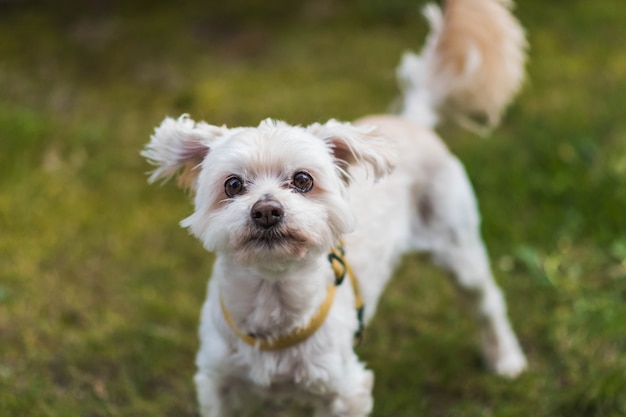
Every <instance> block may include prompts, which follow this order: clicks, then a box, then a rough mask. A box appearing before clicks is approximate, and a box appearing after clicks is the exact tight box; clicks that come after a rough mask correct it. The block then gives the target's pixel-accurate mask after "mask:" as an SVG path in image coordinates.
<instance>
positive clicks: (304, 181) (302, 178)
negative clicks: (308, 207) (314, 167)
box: [292, 171, 313, 193]
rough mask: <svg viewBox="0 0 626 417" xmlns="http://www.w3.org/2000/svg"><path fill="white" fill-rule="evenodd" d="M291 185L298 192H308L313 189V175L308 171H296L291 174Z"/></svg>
mask: <svg viewBox="0 0 626 417" xmlns="http://www.w3.org/2000/svg"><path fill="white" fill-rule="evenodd" d="M292 184H293V187H294V188H295V189H296V191H298V192H300V193H308V192H309V191H311V190H312V189H313V177H311V175H310V174H309V173H308V172H304V171H298V172H296V173H295V175H294V176H293V181H292Z"/></svg>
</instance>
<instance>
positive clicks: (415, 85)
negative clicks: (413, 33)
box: [397, 0, 527, 133]
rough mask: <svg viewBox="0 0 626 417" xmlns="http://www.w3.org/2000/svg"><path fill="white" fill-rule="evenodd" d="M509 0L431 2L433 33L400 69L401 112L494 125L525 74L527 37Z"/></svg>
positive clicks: (422, 119) (474, 126) (483, 128)
mask: <svg viewBox="0 0 626 417" xmlns="http://www.w3.org/2000/svg"><path fill="white" fill-rule="evenodd" d="M512 6H513V3H512V1H511V0H445V7H444V10H443V13H442V12H441V10H440V9H439V7H438V6H436V5H434V4H429V5H427V6H426V7H425V8H424V12H423V13H424V15H425V16H426V18H427V19H428V21H429V23H430V33H429V35H428V38H427V40H426V44H425V45H424V47H423V50H422V52H421V54H420V55H419V56H418V55H416V54H413V53H411V52H407V53H405V55H404V56H403V58H402V62H401V63H400V66H399V67H398V70H397V75H398V80H399V82H400V86H401V90H402V95H403V100H402V111H401V114H402V116H404V117H406V118H408V119H411V120H413V121H416V122H418V123H421V124H425V125H427V126H429V127H434V126H435V125H436V124H437V123H438V122H439V120H440V119H441V118H450V119H453V120H454V121H456V122H458V123H459V124H461V125H462V126H464V127H466V128H469V129H471V130H475V131H478V132H480V133H485V132H487V131H489V130H490V129H491V128H493V127H495V126H496V125H497V124H498V123H499V121H500V117H501V115H502V112H503V111H504V109H505V107H506V106H507V104H508V103H509V102H510V101H511V99H512V98H513V96H514V95H515V94H516V93H517V91H518V90H519V88H520V85H521V83H522V80H523V78H524V64H525V61H526V53H525V52H526V48H527V44H526V38H525V34H524V30H523V29H522V27H521V26H520V24H519V22H518V21H517V19H516V18H515V17H514V16H513V15H512V14H511V8H512Z"/></svg>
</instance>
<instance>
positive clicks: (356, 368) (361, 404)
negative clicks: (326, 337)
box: [315, 355, 374, 417]
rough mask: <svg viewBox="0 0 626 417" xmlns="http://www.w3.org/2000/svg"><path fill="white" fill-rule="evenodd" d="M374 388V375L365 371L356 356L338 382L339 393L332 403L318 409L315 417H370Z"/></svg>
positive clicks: (325, 403)
mask: <svg viewBox="0 0 626 417" xmlns="http://www.w3.org/2000/svg"><path fill="white" fill-rule="evenodd" d="M373 386H374V374H373V373H372V371H370V370H368V369H365V367H364V366H363V364H362V363H360V362H358V358H357V357H356V355H354V362H351V363H350V364H349V366H348V367H347V368H346V369H345V373H344V374H343V375H342V378H341V380H339V381H337V393H336V394H335V395H333V396H332V397H331V399H330V401H327V402H324V403H323V404H321V405H319V406H318V407H317V408H316V410H315V417H366V416H368V415H369V414H370V412H371V411H372V407H373V405H374V399H373V397H372V388H373Z"/></svg>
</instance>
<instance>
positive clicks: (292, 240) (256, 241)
mask: <svg viewBox="0 0 626 417" xmlns="http://www.w3.org/2000/svg"><path fill="white" fill-rule="evenodd" d="M306 243H307V240H306V239H305V238H304V237H303V236H301V235H300V234H299V233H296V232H294V231H291V230H280V229H275V228H272V229H268V230H255V231H254V232H253V233H250V235H249V236H248V238H247V239H246V245H247V246H255V247H257V248H259V249H266V250H269V251H271V250H275V249H280V248H285V247H287V246H293V245H304V244H306Z"/></svg>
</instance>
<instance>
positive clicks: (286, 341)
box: [220, 241, 364, 350]
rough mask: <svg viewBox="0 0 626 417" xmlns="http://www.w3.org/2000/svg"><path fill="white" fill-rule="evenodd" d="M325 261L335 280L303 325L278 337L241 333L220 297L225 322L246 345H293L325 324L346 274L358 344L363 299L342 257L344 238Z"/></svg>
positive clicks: (283, 347)
mask: <svg viewBox="0 0 626 417" xmlns="http://www.w3.org/2000/svg"><path fill="white" fill-rule="evenodd" d="M328 262H330V265H331V267H332V268H333V272H334V274H335V283H334V284H331V285H329V286H328V288H327V290H326V298H325V299H324V301H323V302H322V304H321V305H320V306H319V308H318V309H317V312H316V313H315V314H314V315H313V317H311V320H309V323H308V324H307V325H306V326H304V327H301V328H298V329H296V330H295V331H293V332H292V333H290V334H287V335H285V336H282V337H279V338H278V339H272V340H265V339H260V338H257V337H255V336H253V335H250V334H247V333H244V332H242V331H241V330H239V329H238V328H237V326H236V325H235V323H234V321H233V318H232V316H231V315H230V312H229V311H228V309H227V308H226V306H225V305H224V300H223V299H222V297H220V307H221V309H222V314H223V315H224V319H225V320H226V324H228V327H230V329H231V330H232V331H233V333H235V335H237V337H239V338H240V339H241V340H243V341H244V342H246V343H247V344H248V345H250V346H254V347H257V348H258V349H261V350H280V349H285V348H288V347H291V346H294V345H296V344H298V343H300V342H303V341H304V340H306V339H308V338H309V337H311V336H312V335H313V334H314V333H315V332H316V331H317V330H318V329H319V328H320V327H321V326H322V324H324V321H326V317H327V316H328V313H329V312H330V308H331V307H332V305H333V301H334V300H335V290H336V288H337V287H338V286H339V285H341V284H342V283H343V281H344V278H345V276H346V275H347V276H348V278H349V280H350V284H351V285H352V290H353V291H354V300H355V301H354V304H355V308H356V311H357V318H358V320H359V328H358V330H357V332H356V333H355V340H356V341H357V344H358V343H360V342H361V339H362V336H363V308H364V302H363V297H362V295H361V291H360V288H359V282H358V280H357V278H356V276H355V275H354V272H353V271H352V268H351V267H350V264H348V262H347V261H346V259H345V251H344V249H343V241H340V242H339V245H337V246H335V247H333V248H332V249H331V250H330V252H329V254H328Z"/></svg>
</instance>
